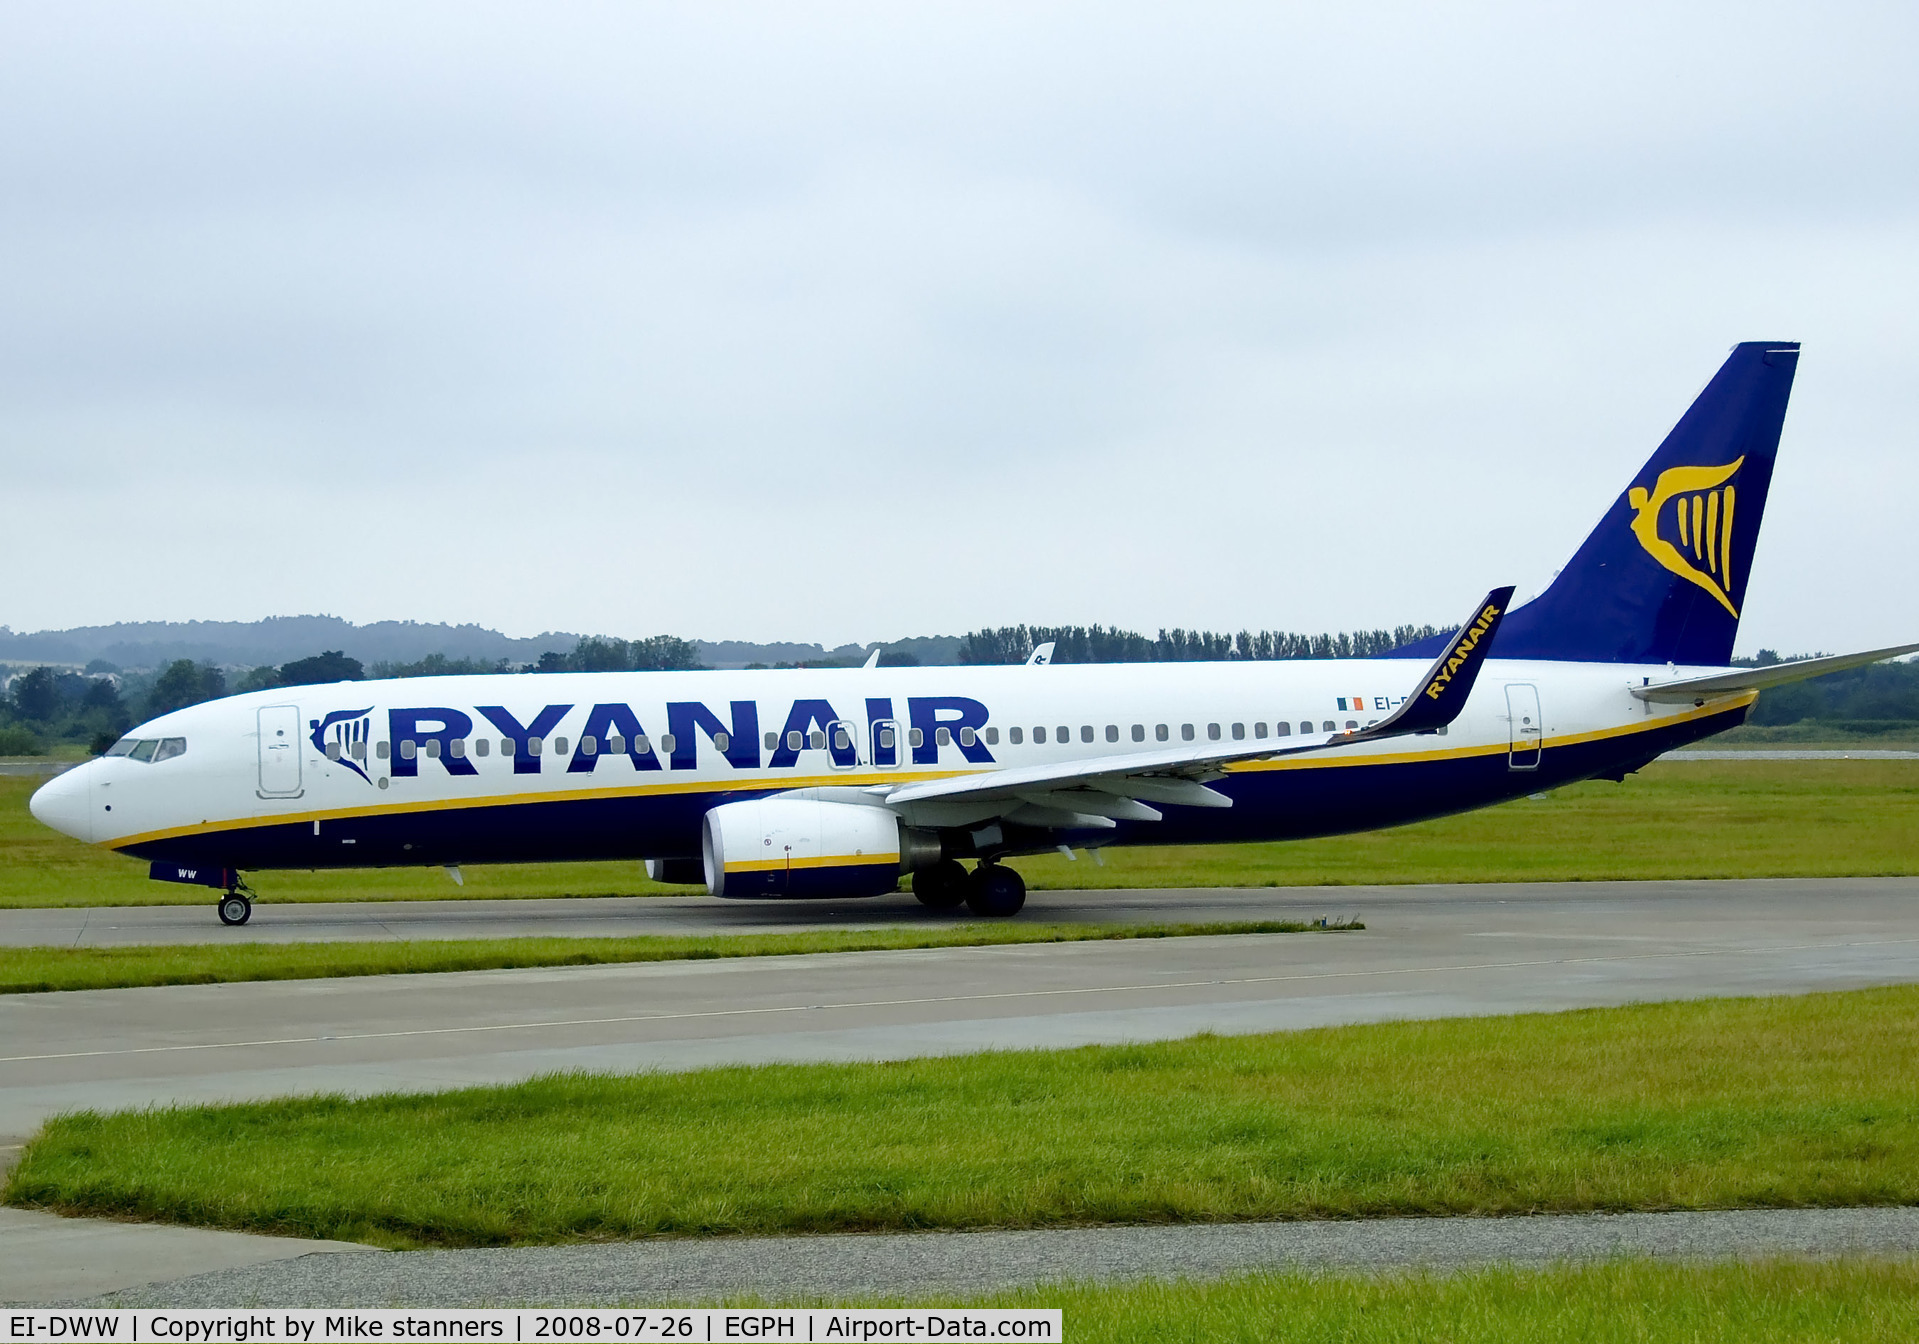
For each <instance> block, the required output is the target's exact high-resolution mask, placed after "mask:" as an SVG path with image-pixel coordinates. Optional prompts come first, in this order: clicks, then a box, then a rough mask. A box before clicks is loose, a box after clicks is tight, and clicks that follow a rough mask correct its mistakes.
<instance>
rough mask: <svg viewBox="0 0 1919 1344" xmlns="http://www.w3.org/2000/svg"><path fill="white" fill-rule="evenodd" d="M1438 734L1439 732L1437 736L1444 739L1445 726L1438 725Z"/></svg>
mask: <svg viewBox="0 0 1919 1344" xmlns="http://www.w3.org/2000/svg"><path fill="white" fill-rule="evenodd" d="M1438 732H1439V735H1440V736H1441V737H1444V736H1446V725H1445V724H1443V723H1442V724H1440V725H1439V728H1438Z"/></svg>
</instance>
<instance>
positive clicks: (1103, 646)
mask: <svg viewBox="0 0 1919 1344" xmlns="http://www.w3.org/2000/svg"><path fill="white" fill-rule="evenodd" d="M1439 633H1441V631H1440V629H1439V627H1438V626H1436V625H1402V626H1398V627H1395V628H1394V629H1391V630H1354V631H1351V632H1350V633H1349V632H1347V631H1344V630H1342V631H1340V632H1339V633H1338V634H1323V635H1301V634H1295V633H1293V632H1292V631H1290V630H1257V631H1255V630H1241V631H1240V632H1239V633H1238V634H1230V635H1229V634H1218V633H1215V632H1213V631H1211V630H1161V631H1160V632H1159V637H1158V638H1156V639H1148V638H1147V637H1146V636H1145V635H1142V634H1140V633H1138V632H1137V631H1133V630H1117V629H1108V628H1107V627H1105V626H1103V625H1007V626H1001V627H1000V628H999V629H997V630H975V631H973V632H972V633H971V634H969V635H967V636H966V638H965V640H964V641H963V642H962V643H961V644H960V654H959V657H960V661H961V662H962V663H968V664H973V665H983V664H993V663H1023V662H1025V661H1026V660H1027V659H1028V658H1030V657H1032V655H1033V650H1034V649H1036V648H1038V647H1039V646H1040V645H1041V644H1046V643H1051V644H1052V646H1053V661H1054V662H1056V663H1221V662H1239V661H1256V662H1273V661H1276V660H1278V659H1283V658H1376V657H1378V656H1379V655H1380V654H1382V653H1385V652H1387V651H1388V650H1389V649H1396V648H1398V647H1399V646H1400V645H1402V644H1411V643H1414V642H1415V641H1417V640H1422V639H1428V638H1430V637H1432V636H1433V635H1437V634H1439Z"/></svg>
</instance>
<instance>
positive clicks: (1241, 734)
mask: <svg viewBox="0 0 1919 1344" xmlns="http://www.w3.org/2000/svg"><path fill="white" fill-rule="evenodd" d="M1260 736H1261V737H1264V736H1266V734H1265V732H1264V730H1262V731H1261V732H1260ZM1245 740H1246V725H1245V724H1243V723H1236V724H1234V725H1233V741H1235V742H1244V741H1245Z"/></svg>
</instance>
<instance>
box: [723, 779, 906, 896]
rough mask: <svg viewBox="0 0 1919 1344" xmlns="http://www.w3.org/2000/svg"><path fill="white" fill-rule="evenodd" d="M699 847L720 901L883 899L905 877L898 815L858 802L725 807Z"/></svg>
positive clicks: (785, 801) (771, 801)
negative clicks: (901, 866) (730, 899)
mask: <svg viewBox="0 0 1919 1344" xmlns="http://www.w3.org/2000/svg"><path fill="white" fill-rule="evenodd" d="M700 850H701V857H702V858H703V859H704V861H705V865H706V889H707V891H709V892H711V893H712V894H713V895H715V896H734V897H746V898H748V899H760V900H767V899H775V900H777V899H787V900H805V899H808V898H812V897H824V896H879V895H883V894H884V893H886V892H889V891H891V890H893V889H894V888H895V887H897V886H898V885H899V880H900V820H899V817H898V816H897V815H895V814H894V813H892V812H889V811H887V810H886V809H885V808H883V807H863V806H861V805H859V804H858V803H823V802H817V801H815V800H813V799H809V798H756V799H752V800H750V801H747V802H739V803H722V804H721V805H720V806H718V807H716V808H714V809H713V810H712V811H710V812H708V813H707V814H706V821H705V824H704V826H703V827H702V832H701V837H700Z"/></svg>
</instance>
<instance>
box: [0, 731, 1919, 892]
mask: <svg viewBox="0 0 1919 1344" xmlns="http://www.w3.org/2000/svg"><path fill="white" fill-rule="evenodd" d="M37 782H38V781H35V780H28V779H20V778H15V777H0V908H7V907H19V906H57V905H192V904H199V903H203V902H206V901H208V900H210V899H211V896H210V894H209V893H208V892H206V891H204V890H200V889H197V888H192V887H181V886H176V885H173V884H171V883H165V882H149V881H148V880H147V879H146V865H144V864H141V863H136V862H135V861H133V860H131V859H126V858H122V857H120V856H118V855H114V854H107V853H103V852H101V851H100V850H98V849H95V848H93V847H92V846H90V845H83V844H80V843H78V842H77V841H73V840H69V839H67V838H66V837H64V836H61V835H58V834H56V833H54V832H53V831H50V830H48V829H46V828H45V827H44V826H41V825H39V824H38V823H37V822H35V821H34V820H33V819H32V818H31V817H30V816H29V815H28V814H27V796H28V795H29V794H30V793H31V792H32V788H33V786H34V784H36V783H37ZM1015 866H1017V867H1018V868H1019V869H1020V871H1021V872H1022V873H1024V874H1025V876H1026V880H1027V882H1028V883H1029V884H1030V885H1032V886H1033V887H1035V888H1037V889H1042V890H1045V889H1053V890H1058V889H1062V888H1085V887H1094V888H1103V887H1189V886H1220V887H1246V886H1318V885H1331V884H1344V883H1357V884H1374V883H1403V882H1510V881H1581V880H1597V879H1603V878H1628V879H1630V878H1670V877H1878V876H1887V875H1903V874H1910V873H1919V761H1807V762H1796V761H1687V762H1669V763H1664V764H1657V765H1653V766H1650V767H1648V768H1647V769H1646V770H1644V771H1642V772H1640V773H1639V774H1637V775H1634V776H1631V777H1630V778H1628V779H1627V781H1626V782H1625V783H1624V784H1610V783H1594V784H1575V785H1571V786H1568V787H1566V788H1563V789H1559V790H1557V791H1556V792H1554V793H1552V794H1550V795H1548V796H1547V797H1546V798H1545V799H1543V800H1541V801H1537V802H1535V801H1533V800H1531V799H1521V800H1519V801H1518V802H1514V803H1507V804H1505V805H1503V806H1501V807H1495V808H1489V809H1487V810H1485V811H1481V812H1473V813H1468V814H1466V815H1464V816H1458V817H1447V818H1443V819H1441V820H1438V821H1429V822H1422V823H1420V824H1418V825H1416V826H1403V827H1399V828H1397V829H1395V830H1389V831H1371V832H1366V833H1363V834H1360V835H1348V836H1339V837H1335V838H1333V839H1327V840H1300V841H1291V842H1286V843H1278V844H1250V845H1208V846H1191V847H1157V848H1155V847H1142V848H1138V849H1125V850H1115V851H1113V852H1112V853H1110V854H1109V855H1108V856H1107V862H1106V866H1105V867H1103V868H1102V867H1100V866H1098V865H1096V864H1093V863H1091V862H1088V861H1086V860H1085V859H1083V858H1082V859H1081V860H1079V861H1078V862H1074V863H1068V862H1067V861H1066V860H1065V859H1063V858H1061V857H1059V856H1058V855H1041V856H1038V857H1035V858H1027V859H1020V860H1017V861H1016V865H1015ZM465 876H466V879H467V881H466V885H465V886H464V887H456V886H454V885H453V884H452V883H451V882H449V881H448V880H447V878H446V875H445V874H444V873H442V872H441V871H440V870H439V869H437V868H428V869H379V870H357V871H347V872H332V873H310V872H276V873H262V874H259V875H258V877H257V878H256V880H255V885H256V886H258V887H259V888H260V890H261V891H262V893H263V896H264V898H265V899H266V900H268V901H343V900H445V899H455V898H461V897H465V898H469V899H479V898H486V897H493V898H500V897H520V896H615V895H621V896H645V895H674V894H685V893H688V892H691V891H697V890H698V888H688V887H665V886H660V885H657V884H655V883H652V882H648V881H647V880H646V877H645V875H644V872H643V870H642V868H641V867H640V865H639V864H638V863H572V864H523V865H501V866H485V867H473V868H468V869H466V870H465Z"/></svg>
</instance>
